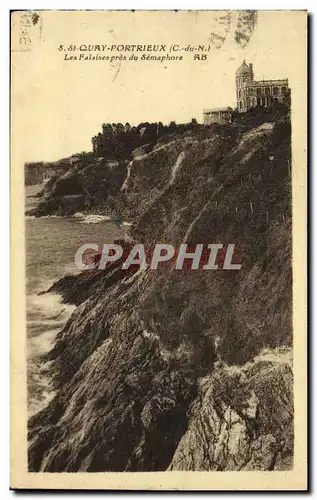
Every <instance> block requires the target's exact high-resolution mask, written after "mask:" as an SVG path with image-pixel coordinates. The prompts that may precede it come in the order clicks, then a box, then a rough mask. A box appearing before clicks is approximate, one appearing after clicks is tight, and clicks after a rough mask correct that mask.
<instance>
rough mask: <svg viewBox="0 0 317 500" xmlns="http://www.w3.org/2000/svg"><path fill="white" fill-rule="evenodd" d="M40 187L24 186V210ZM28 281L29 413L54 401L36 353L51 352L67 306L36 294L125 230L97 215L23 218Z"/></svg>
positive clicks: (55, 297) (55, 298)
mask: <svg viewBox="0 0 317 500" xmlns="http://www.w3.org/2000/svg"><path fill="white" fill-rule="evenodd" d="M40 188H41V186H27V187H26V208H27V209H29V208H31V207H33V206H34V205H36V202H37V199H36V198H33V197H32V196H33V195H34V194H36V192H38V191H39V189H40ZM25 234H26V278H27V284H26V288H27V290H26V291H27V337H28V338H27V356H28V408H29V413H30V415H32V414H34V413H36V412H37V411H39V410H40V409H41V408H43V406H45V405H46V404H47V403H48V401H49V400H50V399H51V398H52V397H53V393H52V391H51V389H50V381H49V379H48V378H47V376H46V375H45V374H44V368H46V367H44V366H43V363H42V362H41V360H40V356H41V354H44V353H46V352H48V351H49V350H50V348H51V347H52V345H53V343H54V338H55V336H56V334H57V333H58V332H59V331H60V330H61V329H62V327H63V326H64V324H65V322H66V321H67V319H68V317H69V315H70V314H71V312H72V310H73V309H74V308H73V307H72V306H68V305H64V304H62V303H61V300H60V299H61V297H60V296H59V295H57V294H45V295H38V292H40V291H43V290H46V289H47V288H48V287H49V286H50V285H52V284H53V283H54V282H55V281H56V280H58V279H59V278H61V277H63V276H64V275H65V274H68V273H76V272H78V271H76V268H75V265H74V255H75V253H76V251H77V249H78V248H79V246H80V245H82V244H83V243H87V242H92V243H105V242H111V241H113V240H114V239H115V238H122V237H123V235H124V232H123V230H122V229H119V228H118V227H116V226H115V225H114V224H113V223H112V222H109V221H106V220H104V218H101V217H98V216H96V217H94V216H87V217H83V216H80V214H79V215H78V216H77V217H45V218H39V219H35V218H31V217H26V218H25Z"/></svg>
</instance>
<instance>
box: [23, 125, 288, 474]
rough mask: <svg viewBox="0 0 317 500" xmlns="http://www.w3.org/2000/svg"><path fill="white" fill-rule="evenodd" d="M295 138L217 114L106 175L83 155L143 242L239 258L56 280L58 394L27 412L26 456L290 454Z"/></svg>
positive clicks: (92, 461)
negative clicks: (213, 265) (226, 247)
mask: <svg viewBox="0 0 317 500" xmlns="http://www.w3.org/2000/svg"><path fill="white" fill-rule="evenodd" d="M290 154H291V153H290V128H289V125H288V124H287V123H279V124H272V123H270V124H265V123H264V124H262V125H260V126H258V127H251V126H248V127H242V126H237V125H227V126H219V125H218V126H215V127H210V128H200V127H197V128H196V129H195V130H192V131H189V132H186V133H184V134H181V135H179V136H177V135H176V136H173V137H171V138H170V140H165V141H164V142H162V143H158V144H157V145H156V146H154V148H152V149H151V148H150V150H148V149H147V150H139V151H137V152H136V153H135V154H134V155H133V159H132V160H130V161H129V162H126V163H125V164H123V167H122V168H121V167H120V166H117V167H115V169H114V171H113V175H114V183H113V184H111V182H110V181H111V173H110V171H109V170H108V167H107V169H106V170H107V174H104V175H107V176H108V177H107V179H108V183H107V182H104V183H101V184H100V183H99V182H98V181H97V180H96V177H95V173H94V172H95V170H96V169H97V171H99V170H98V167H97V166H96V165H97V160H94V162H93V163H91V164H90V165H89V166H87V167H85V168H87V169H88V170H89V171H90V172H91V185H90V186H89V185H88V183H87V172H86V173H85V175H84V174H83V170H80V169H77V172H76V175H78V179H79V184H80V185H83V184H84V182H86V184H85V189H86V190H87V192H88V193H89V195H91V194H92V191H93V192H94V193H96V190H97V189H98V190H99V191H98V193H99V195H98V196H99V198H98V203H99V202H101V201H102V203H103V204H104V206H105V207H107V209H108V211H112V212H113V213H117V214H120V215H122V216H123V217H129V218H130V219H131V220H133V221H134V225H133V226H132V228H131V236H132V238H133V239H134V240H135V241H136V242H138V243H147V244H151V243H153V242H168V243H173V244H175V245H179V244H180V243H182V242H188V243H191V244H195V243H206V244H207V243H223V244H227V243H234V244H235V246H236V250H237V256H238V258H239V261H240V262H241V263H242V269H241V270H240V271H206V270H204V271H199V270H197V271H193V270H189V269H183V270H175V268H174V265H173V262H171V263H170V264H169V265H165V266H164V267H159V269H158V270H146V271H141V270H135V269H131V270H129V272H124V271H122V270H121V269H120V268H119V267H118V266H116V265H114V266H112V267H111V268H109V269H106V270H105V271H98V272H96V271H95V272H93V273H91V274H89V275H87V274H82V275H79V276H77V277H65V278H64V279H63V280H61V281H60V282H58V283H57V284H56V285H55V286H54V290H55V291H60V292H61V293H62V294H63V296H64V300H65V301H69V302H73V303H75V304H76V305H77V306H78V307H77V309H76V310H75V311H74V313H73V315H72V316H71V318H70V320H69V321H68V323H67V325H66V326H65V328H64V329H63V331H62V332H60V334H59V335H58V337H57V340H56V344H55V347H54V348H53V350H52V352H51V353H50V354H49V356H48V359H49V360H50V361H51V363H50V370H52V371H53V373H54V383H55V389H56V396H55V398H54V399H53V400H52V401H51V403H50V404H49V405H48V407H47V408H45V409H44V410H42V411H41V412H40V413H38V414H37V415H35V416H33V417H32V418H31V420H30V422H29V440H30V446H29V467H30V470H32V471H37V470H43V471H52V472H53V471H54V472H57V471H79V470H81V471H124V470H125V471H149V470H166V469H167V468H170V469H171V470H179V469H181V470H183V469H185V470H242V469H243V470H255V469H265V470H272V469H274V468H275V469H280V470H283V469H287V468H290V467H292V446H293V445H292V421H293V419H292V412H293V405H292V366H291V362H290V358H289V352H290V346H291V343H292V338H291V332H292V330H291V323H292V318H291V309H292V308H291V300H292V298H291V177H290V170H289V169H290V167H289V165H290V163H291V158H290ZM98 161H99V160H98ZM100 161H101V160H100ZM120 169H121V170H120ZM101 170H102V169H101ZM119 173H120V175H119ZM100 175H103V174H100ZM99 180H100V179H99ZM109 183H110V184H109ZM91 186H95V187H94V188H93V190H92V188H91ZM111 190H112V191H111ZM110 191H111V192H110ZM63 193H64V194H63V195H67V194H68V193H67V190H66V192H65V191H63ZM45 196H46V202H49V201H51V200H52V199H54V196H55V195H54V187H53V189H52V190H51V192H49V193H46V195H45ZM108 213H109V212H108ZM263 349H267V350H268V351H267V352H269V353H270V352H271V356H270V355H268V354H267V355H263Z"/></svg>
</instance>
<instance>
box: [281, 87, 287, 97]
mask: <svg viewBox="0 0 317 500" xmlns="http://www.w3.org/2000/svg"><path fill="white" fill-rule="evenodd" d="M281 91H282V94H283V95H285V94H286V87H282V88H281Z"/></svg>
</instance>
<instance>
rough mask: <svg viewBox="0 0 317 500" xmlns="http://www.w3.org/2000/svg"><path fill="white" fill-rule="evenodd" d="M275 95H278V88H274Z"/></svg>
mask: <svg viewBox="0 0 317 500" xmlns="http://www.w3.org/2000/svg"><path fill="white" fill-rule="evenodd" d="M273 94H274V95H277V94H278V87H273Z"/></svg>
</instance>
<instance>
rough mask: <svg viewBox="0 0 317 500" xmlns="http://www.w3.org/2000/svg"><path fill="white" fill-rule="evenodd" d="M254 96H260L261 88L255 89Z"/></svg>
mask: <svg viewBox="0 0 317 500" xmlns="http://www.w3.org/2000/svg"><path fill="white" fill-rule="evenodd" d="M256 95H261V87H258V88H257V89H256Z"/></svg>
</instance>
